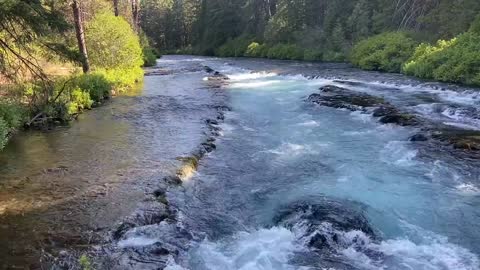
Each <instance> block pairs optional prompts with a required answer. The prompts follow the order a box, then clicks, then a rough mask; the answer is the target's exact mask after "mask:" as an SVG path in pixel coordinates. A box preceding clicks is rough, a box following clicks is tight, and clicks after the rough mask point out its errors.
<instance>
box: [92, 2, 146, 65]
mask: <svg viewBox="0 0 480 270" xmlns="http://www.w3.org/2000/svg"><path fill="white" fill-rule="evenodd" d="M85 35H86V39H87V48H88V53H89V59H90V62H91V64H92V65H93V66H94V67H96V68H105V69H130V68H134V67H140V66H142V65H143V55H142V47H141V46H140V40H139V38H138V36H137V35H136V34H135V32H134V31H133V29H132V28H131V27H130V24H129V23H128V22H127V21H126V20H125V19H123V18H122V17H120V16H118V17H116V16H114V15H113V13H112V12H110V11H107V12H101V13H99V14H97V15H96V16H95V18H94V19H93V20H92V21H91V22H90V23H89V24H88V25H87V28H86V30H85Z"/></svg>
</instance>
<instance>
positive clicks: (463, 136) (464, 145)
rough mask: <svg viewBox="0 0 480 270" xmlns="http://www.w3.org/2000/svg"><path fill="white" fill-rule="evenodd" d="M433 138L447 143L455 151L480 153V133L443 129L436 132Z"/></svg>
mask: <svg viewBox="0 0 480 270" xmlns="http://www.w3.org/2000/svg"><path fill="white" fill-rule="evenodd" d="M432 137H433V138H435V139H437V140H440V141H444V142H447V143H449V144H451V145H452V146H453V148H454V149H460V150H468V151H480V131H477V130H464V129H457V128H451V129H443V130H437V131H436V132H434V134H433V136H432Z"/></svg>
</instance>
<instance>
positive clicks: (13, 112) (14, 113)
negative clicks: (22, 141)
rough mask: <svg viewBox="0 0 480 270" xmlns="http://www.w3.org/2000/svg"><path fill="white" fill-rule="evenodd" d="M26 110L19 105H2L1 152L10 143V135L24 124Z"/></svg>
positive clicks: (0, 111)
mask: <svg viewBox="0 0 480 270" xmlns="http://www.w3.org/2000/svg"><path fill="white" fill-rule="evenodd" d="M25 115H26V114H25V110H24V109H23V108H22V107H21V106H20V105H18V104H14V103H6V102H4V103H0V150H1V149H3V147H5V145H6V144H7V141H8V134H10V132H11V131H12V130H14V129H16V128H18V127H20V126H21V125H22V124H23V121H24V119H25Z"/></svg>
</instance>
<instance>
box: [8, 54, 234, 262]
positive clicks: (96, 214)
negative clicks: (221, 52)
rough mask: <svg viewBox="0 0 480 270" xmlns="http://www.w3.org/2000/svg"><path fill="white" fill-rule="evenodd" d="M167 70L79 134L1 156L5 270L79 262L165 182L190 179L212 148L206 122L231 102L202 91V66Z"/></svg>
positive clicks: (84, 123)
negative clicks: (71, 252) (72, 256)
mask: <svg viewBox="0 0 480 270" xmlns="http://www.w3.org/2000/svg"><path fill="white" fill-rule="evenodd" d="M169 70H170V75H168V76H147V77H146V78H145V80H144V85H143V89H142V90H140V91H138V92H136V93H132V92H130V93H129V95H119V96H117V97H116V98H115V99H114V100H113V101H112V102H107V103H106V104H104V105H103V106H100V107H98V108H95V109H94V110H89V111H85V112H84V113H83V114H80V115H79V116H78V118H79V121H78V122H76V123H75V124H74V125H71V126H69V127H62V126H60V127H57V128H54V129H52V130H50V131H47V132H44V131H35V130H30V131H26V132H21V133H19V134H17V135H16V136H14V137H13V138H12V140H11V142H10V143H9V144H8V145H7V146H6V148H5V149H4V151H2V152H0V163H1V164H2V166H0V187H1V188H0V224H1V225H0V238H1V242H2V243H5V244H4V245H2V246H1V247H0V251H1V252H0V253H1V254H2V255H1V256H0V257H1V258H0V261H1V262H2V263H1V264H0V268H7V269H8V268H12V267H25V266H29V265H30V267H31V268H34V269H35V268H38V267H39V266H40V265H41V264H44V265H45V264H47V263H48V262H52V261H51V260H53V261H55V262H58V260H59V259H58V258H61V257H62V254H64V255H66V253H65V251H67V250H76V251H77V252H79V253H78V254H79V256H78V257H80V255H82V254H84V253H85V252H86V250H89V248H90V247H92V246H94V245H96V244H102V243H104V242H105V241H107V239H108V236H109V233H110V232H111V230H112V228H116V225H117V224H118V223H119V222H120V221H121V220H122V219H123V218H124V217H127V216H130V215H131V214H132V213H135V211H136V210H138V208H139V207H140V208H141V205H142V204H148V202H149V200H150V198H153V199H154V201H156V199H155V198H154V197H153V195H152V194H154V193H155V191H156V190H158V189H159V186H160V185H161V183H162V182H163V180H162V179H164V178H166V177H169V176H175V175H177V174H179V175H180V176H181V177H182V178H185V177H187V178H188V176H189V175H190V174H191V173H192V172H193V167H192V165H194V164H196V161H195V162H192V161H194V159H193V156H192V155H193V154H194V155H199V154H200V152H197V150H198V151H199V150H200V149H202V148H203V149H205V151H207V150H209V151H211V149H212V148H213V147H214V145H213V143H212V142H211V140H210V139H209V136H207V135H205V134H204V133H210V132H214V131H213V126H212V127H209V125H207V123H206V122H205V121H206V120H207V119H212V120H214V119H216V118H217V117H219V113H220V112H221V111H223V110H224V109H225V108H224V107H223V104H224V100H223V99H224V97H223V94H222V92H221V91H220V90H218V91H215V90H214V91H212V90H211V89H210V84H208V83H205V85H202V84H201V83H200V84H199V82H201V81H202V78H203V77H204V76H207V75H208V73H206V72H204V71H203V66H201V65H198V64H195V63H192V64H188V63H187V64H186V65H185V66H183V67H175V66H174V67H172V68H171V69H169ZM177 80H179V81H182V82H183V84H179V83H178V81H177ZM217 121H220V120H217ZM212 123H213V122H212ZM217 132H218V131H217ZM199 147H200V148H199ZM202 154H203V152H202ZM187 157H190V158H187ZM182 168H183V169H182ZM180 169H181V170H180ZM172 180H174V181H178V180H177V179H172ZM66 256H67V255H66ZM78 257H76V259H78ZM50 259H51V260H50ZM76 259H75V262H77V261H76ZM66 261H68V260H66Z"/></svg>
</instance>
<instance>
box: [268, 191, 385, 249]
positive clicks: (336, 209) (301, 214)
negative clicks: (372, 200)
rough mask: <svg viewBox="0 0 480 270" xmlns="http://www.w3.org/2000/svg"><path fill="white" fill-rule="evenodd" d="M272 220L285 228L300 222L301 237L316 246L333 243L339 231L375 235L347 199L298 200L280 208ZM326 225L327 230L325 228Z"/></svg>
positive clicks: (356, 207)
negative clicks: (301, 228)
mask: <svg viewBox="0 0 480 270" xmlns="http://www.w3.org/2000/svg"><path fill="white" fill-rule="evenodd" d="M273 221H274V223H275V225H277V226H278V225H281V226H285V227H286V228H289V229H292V228H294V227H295V226H298V225H299V224H302V226H304V230H305V233H306V235H305V236H308V237H309V239H310V244H312V245H314V246H315V247H317V248H323V247H325V245H328V244H329V243H330V242H331V241H330V240H332V241H334V242H335V241H336V240H338V237H339V235H337V234H339V233H342V232H350V231H360V232H363V233H364V234H365V235H367V236H369V237H371V238H372V239H375V238H376V237H377V236H376V234H375V232H374V230H373V229H372V227H371V226H370V224H369V222H368V220H367V219H366V218H365V216H364V215H363V212H362V210H361V208H360V207H359V206H358V205H357V204H354V203H352V202H349V201H337V200H331V199H327V198H322V199H321V200H319V201H316V202H314V203H311V202H307V201H298V202H295V203H293V204H290V205H289V206H288V207H286V208H284V209H282V210H280V211H279V213H278V214H277V215H276V216H275V217H274V220H273ZM327 227H328V228H330V229H325V228H327ZM317 234H320V235H317ZM327 239H328V241H327ZM330 244H331V243H330Z"/></svg>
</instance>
